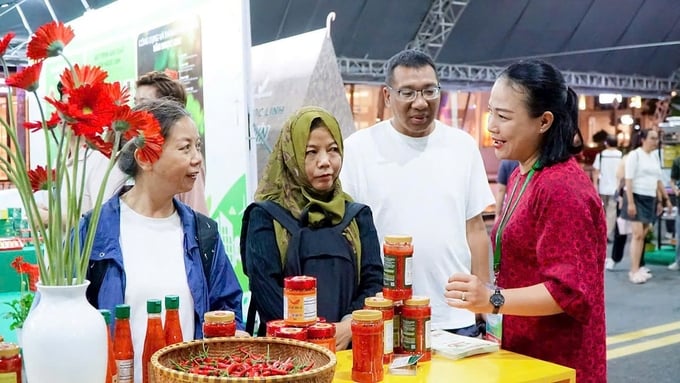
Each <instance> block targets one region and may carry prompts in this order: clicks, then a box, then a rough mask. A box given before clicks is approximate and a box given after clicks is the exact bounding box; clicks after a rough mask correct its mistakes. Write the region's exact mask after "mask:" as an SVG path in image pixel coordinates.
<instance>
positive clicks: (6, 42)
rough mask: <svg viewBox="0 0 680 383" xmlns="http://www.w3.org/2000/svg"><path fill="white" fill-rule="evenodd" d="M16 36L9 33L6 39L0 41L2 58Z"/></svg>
mask: <svg viewBox="0 0 680 383" xmlns="http://www.w3.org/2000/svg"><path fill="white" fill-rule="evenodd" d="M14 36H16V35H15V34H14V32H7V34H6V35H5V37H3V38H2V40H0V56H2V55H4V54H5V50H7V47H8V46H9V43H10V41H12V39H13V38H14Z"/></svg>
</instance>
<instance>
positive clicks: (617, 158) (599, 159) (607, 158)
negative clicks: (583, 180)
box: [593, 135, 623, 232]
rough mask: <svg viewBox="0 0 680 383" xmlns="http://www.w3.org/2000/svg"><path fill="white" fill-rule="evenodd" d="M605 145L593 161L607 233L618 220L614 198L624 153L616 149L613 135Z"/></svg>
mask: <svg viewBox="0 0 680 383" xmlns="http://www.w3.org/2000/svg"><path fill="white" fill-rule="evenodd" d="M604 144H605V148H604V150H602V151H601V152H600V153H598V154H597V155H596V156H595V161H593V185H595V188H596V189H597V192H598V193H600V198H602V204H603V205H604V209H605V212H606V214H607V232H610V231H611V230H612V228H613V227H614V220H615V219H616V205H615V203H616V201H615V198H614V194H616V189H617V188H618V182H617V180H616V168H617V166H618V165H619V162H621V157H623V153H622V152H621V151H620V150H619V149H617V148H616V137H614V136H612V135H609V136H607V138H606V140H605V142H604Z"/></svg>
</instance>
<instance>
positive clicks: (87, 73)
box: [61, 64, 109, 93]
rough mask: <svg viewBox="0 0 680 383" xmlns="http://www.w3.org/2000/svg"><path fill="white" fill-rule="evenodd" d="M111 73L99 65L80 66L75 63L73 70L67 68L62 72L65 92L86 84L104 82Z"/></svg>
mask: <svg viewBox="0 0 680 383" xmlns="http://www.w3.org/2000/svg"><path fill="white" fill-rule="evenodd" d="M108 76H109V74H108V73H107V72H106V71H105V70H102V68H100V67H98V66H92V65H84V66H82V67H81V66H79V65H78V64H75V65H74V66H73V71H71V70H69V69H68V68H66V69H65V70H64V73H62V74H61V84H62V85H63V86H64V92H65V93H68V92H69V91H70V90H71V89H75V88H77V87H79V86H83V85H86V84H97V83H102V82H104V81H105V80H106V77H108Z"/></svg>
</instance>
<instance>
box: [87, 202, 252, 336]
mask: <svg viewBox="0 0 680 383" xmlns="http://www.w3.org/2000/svg"><path fill="white" fill-rule="evenodd" d="M173 202H174V204H175V208H176V209H177V213H178V214H179V218H180V221H181V222H182V226H183V227H184V265H185V268H186V272H187V281H188V282H189V290H190V291H191V296H192V297H193V300H194V314H195V316H194V323H195V324H196V325H195V328H194V338H195V339H200V338H202V337H203V330H202V323H203V314H205V313H206V312H207V311H213V310H230V311H233V312H234V314H235V315H236V323H237V328H239V329H241V330H242V329H244V324H243V319H242V314H241V297H242V295H243V293H242V291H241V286H240V285H239V283H238V280H237V278H236V274H235V273H234V269H233V268H232V267H231V263H230V262H229V259H228V258H227V254H226V252H225V251H224V245H223V244H222V240H221V239H219V238H218V241H217V244H216V245H215V257H214V258H213V264H212V268H211V271H210V286H208V285H207V282H206V278H205V275H204V273H203V265H202V263H201V255H200V251H199V248H198V242H197V240H196V223H195V219H194V211H193V210H192V209H191V208H190V207H188V206H187V205H185V204H183V203H181V202H179V201H177V200H176V199H175V200H173ZM89 218H90V214H87V215H86V216H85V217H83V219H81V221H80V238H81V241H83V240H84V238H85V235H86V232H87V225H88V224H89V221H90V219H89ZM103 261H106V262H107V263H108V265H109V266H108V269H107V271H106V274H105V275H104V280H103V282H102V285H101V288H100V290H99V295H98V296H97V302H90V303H92V304H93V305H94V306H95V307H97V308H98V309H108V310H111V312H112V313H113V312H114V310H115V306H116V305H118V304H122V303H124V297H125V269H124V267H123V255H122V253H121V248H120V198H119V196H114V197H113V198H111V199H110V200H109V201H107V202H106V203H105V204H104V205H102V210H101V215H100V217H99V224H98V225H97V231H96V233H95V238H94V244H93V246H92V252H91V253H90V267H89V268H88V278H89V270H91V269H92V266H93V264H94V263H96V262H103Z"/></svg>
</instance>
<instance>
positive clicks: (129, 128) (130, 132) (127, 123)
mask: <svg viewBox="0 0 680 383" xmlns="http://www.w3.org/2000/svg"><path fill="white" fill-rule="evenodd" d="M154 122H155V118H154V117H153V115H152V114H151V113H149V112H147V111H145V110H139V111H133V110H132V109H130V107H129V106H127V105H123V106H120V107H119V108H118V109H117V110H116V113H115V115H114V116H113V121H112V122H111V128H112V129H113V130H114V131H116V132H121V133H123V137H124V138H125V139H126V140H131V139H133V138H134V137H135V136H136V135H137V130H140V129H141V130H144V129H145V127H146V126H148V125H150V124H153V123H154Z"/></svg>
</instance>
